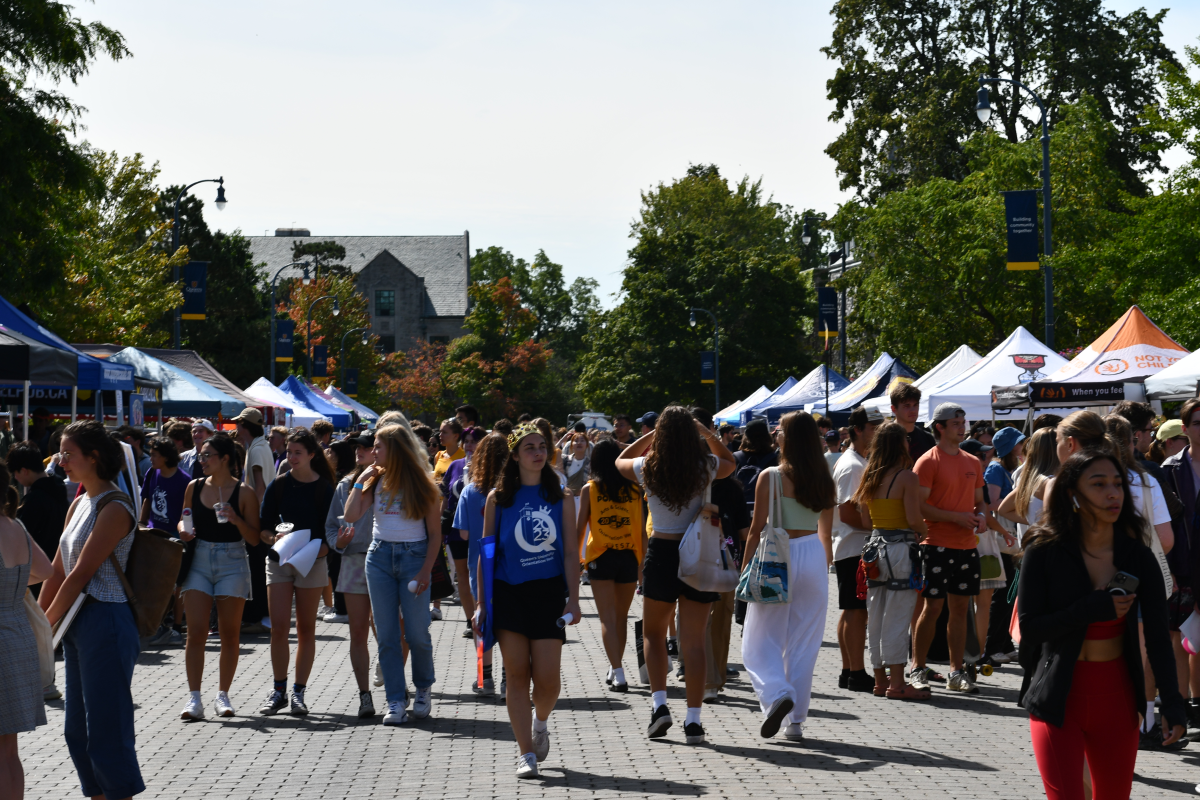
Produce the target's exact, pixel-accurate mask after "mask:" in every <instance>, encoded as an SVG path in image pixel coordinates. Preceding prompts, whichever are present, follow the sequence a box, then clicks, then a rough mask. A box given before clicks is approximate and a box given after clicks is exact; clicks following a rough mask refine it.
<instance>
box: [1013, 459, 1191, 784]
mask: <svg viewBox="0 0 1200 800" xmlns="http://www.w3.org/2000/svg"><path fill="white" fill-rule="evenodd" d="M1124 476H1125V470H1124V469H1123V468H1122V467H1121V466H1120V464H1119V463H1118V462H1117V460H1116V459H1114V458H1113V457H1112V456H1111V455H1110V454H1109V453H1108V452H1107V451H1098V450H1084V451H1081V452H1079V453H1076V454H1075V455H1073V456H1071V458H1070V459H1068V460H1067V461H1066V463H1064V464H1063V466H1062V468H1061V469H1060V470H1059V473H1058V477H1057V479H1056V480H1055V482H1054V488H1053V490H1052V491H1051V493H1050V497H1049V499H1047V501H1046V507H1045V512H1044V515H1043V517H1042V523H1041V524H1040V525H1039V526H1037V527H1036V528H1034V529H1033V530H1031V531H1030V532H1029V534H1027V536H1026V539H1025V547H1026V549H1025V557H1024V559H1023V562H1022V564H1021V577H1020V589H1019V592H1020V593H1019V599H1018V601H1017V607H1018V614H1019V616H1020V620H1021V666H1022V667H1024V668H1025V679H1024V682H1023V683H1022V685H1021V705H1022V706H1024V707H1025V709H1026V710H1027V711H1029V730H1030V734H1031V736H1032V738H1033V752H1034V754H1035V755H1036V756H1037V764H1038V770H1039V771H1040V772H1041V774H1042V783H1043V784H1044V786H1045V788H1046V797H1048V798H1050V800H1083V763H1084V762H1083V759H1084V756H1087V764H1088V769H1089V771H1090V773H1091V778H1092V792H1093V797H1094V799H1095V800H1128V798H1129V792H1130V788H1131V786H1132V784H1133V766H1134V762H1135V761H1136V760H1137V746H1138V725H1139V717H1138V714H1139V712H1140V711H1144V710H1145V704H1144V703H1143V701H1142V697H1141V694H1142V692H1141V691H1140V687H1141V686H1142V684H1143V679H1142V661H1141V655H1140V650H1139V647H1138V626H1137V606H1138V604H1140V605H1141V607H1142V620H1143V623H1144V628H1145V633H1146V651H1147V653H1148V654H1149V656H1150V666H1151V668H1152V669H1153V671H1154V677H1155V680H1157V681H1158V688H1159V694H1160V695H1161V697H1162V717H1163V723H1162V724H1163V743H1164V744H1170V743H1172V742H1175V741H1177V740H1178V739H1179V738H1180V737H1181V736H1183V734H1184V732H1185V730H1186V728H1185V726H1186V724H1187V722H1186V720H1187V715H1186V712H1185V710H1184V704H1183V699H1182V698H1181V697H1180V696H1179V689H1178V687H1177V684H1176V682H1175V661H1174V657H1173V655H1172V652H1171V640H1170V637H1169V634H1168V633H1167V611H1166V600H1165V597H1166V594H1165V592H1164V591H1163V585H1162V575H1161V573H1160V572H1159V569H1158V565H1157V562H1156V561H1155V558H1154V554H1153V553H1152V552H1151V550H1150V548H1149V546H1148V545H1147V544H1146V541H1147V540H1146V533H1145V531H1146V526H1145V522H1144V521H1143V520H1142V519H1141V518H1140V517H1139V516H1138V515H1137V511H1136V510H1135V508H1134V506H1133V503H1132V501H1131V499H1130V494H1129V488H1128V486H1126V484H1125V480H1124ZM1128 576H1132V577H1133V578H1136V579H1138V581H1139V582H1140V583H1139V585H1138V587H1137V589H1136V590H1135V591H1134V592H1132V593H1126V594H1121V591H1123V590H1121V589H1119V588H1113V589H1110V588H1109V587H1110V586H1115V585H1116V584H1120V583H1124V584H1125V585H1126V586H1128V585H1130V584H1131V583H1132V581H1131V580H1130V579H1129V577H1128Z"/></svg>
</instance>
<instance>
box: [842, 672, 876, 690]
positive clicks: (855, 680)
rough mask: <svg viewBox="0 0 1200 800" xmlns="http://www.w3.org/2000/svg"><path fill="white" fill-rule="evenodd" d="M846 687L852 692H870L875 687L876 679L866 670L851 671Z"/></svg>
mask: <svg viewBox="0 0 1200 800" xmlns="http://www.w3.org/2000/svg"><path fill="white" fill-rule="evenodd" d="M846 688H847V689H849V690H850V691H852V692H870V691H874V689H875V679H874V678H873V677H871V676H870V675H868V674H867V671H866V670H862V669H860V670H858V671H857V672H851V673H850V675H849V676H847V678H846Z"/></svg>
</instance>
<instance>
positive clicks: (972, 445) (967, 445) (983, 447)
mask: <svg viewBox="0 0 1200 800" xmlns="http://www.w3.org/2000/svg"><path fill="white" fill-rule="evenodd" d="M959 447H961V448H962V449H963V450H966V451H967V452H968V453H970V454H971V455H973V456H976V457H978V456H981V455H984V454H985V453H990V452H991V451H992V450H994V449H995V448H993V447H992V446H991V445H990V444H984V443H983V442H981V441H979V440H978V439H967V440H966V441H965V442H963V443H962V444H960V445H959Z"/></svg>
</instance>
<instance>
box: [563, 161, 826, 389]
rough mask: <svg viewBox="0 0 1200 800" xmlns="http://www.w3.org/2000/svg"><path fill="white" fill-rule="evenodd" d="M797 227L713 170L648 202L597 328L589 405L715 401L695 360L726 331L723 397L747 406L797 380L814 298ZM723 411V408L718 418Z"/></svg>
mask: <svg viewBox="0 0 1200 800" xmlns="http://www.w3.org/2000/svg"><path fill="white" fill-rule="evenodd" d="M799 234H800V225H799V221H798V219H797V218H796V216H795V215H794V214H793V213H792V211H791V210H790V209H788V208H786V207H784V206H781V205H780V204H779V203H776V202H774V201H773V200H772V199H771V198H769V197H765V196H764V195H763V192H762V185H761V181H758V182H751V181H750V180H749V178H743V179H742V180H741V181H740V182H739V183H738V184H737V185H736V187H730V185H729V184H728V183H727V182H726V180H725V179H724V178H723V177H721V174H720V172H719V170H718V169H717V168H716V167H715V166H705V165H699V166H692V167H690V168H689V169H688V172H687V175H686V176H685V177H683V178H681V179H678V180H676V181H673V182H672V183H670V184H659V185H658V186H657V187H656V188H655V189H653V190H652V191H649V192H644V193H643V194H642V209H641V212H640V213H639V216H638V219H637V220H635V221H634V223H633V225H632V229H631V232H630V237H631V238H632V239H634V240H635V243H634V245H633V247H632V249H630V251H629V265H628V266H627V267H626V269H625V274H624V279H623V281H622V285H621V302H620V304H619V305H618V306H617V307H616V308H614V309H613V310H611V311H609V312H607V313H606V314H604V315H602V317H601V318H600V320H599V321H598V322H599V324H597V325H593V326H592V328H591V330H590V332H589V334H588V336H587V341H588V343H589V344H590V346H591V350H590V353H589V354H588V357H587V359H586V360H585V366H584V369H583V372H582V374H581V378H580V391H581V393H582V394H583V397H584V399H585V400H586V401H587V403H588V405H589V406H590V407H593V408H597V409H599V410H603V411H609V412H617V411H624V412H629V411H639V412H640V411H645V410H647V409H658V408H662V407H663V405H665V404H666V403H668V402H672V401H677V402H687V403H691V402H700V403H701V404H703V405H705V406H711V405H713V403H714V399H713V395H712V393H711V390H710V389H709V388H708V387H706V386H703V385H702V384H701V383H700V365H699V353H700V351H701V350H710V349H712V347H713V329H712V323H711V321H710V320H709V319H708V317H707V316H705V315H698V318H697V326H696V327H695V328H692V327H690V326H689V325H688V318H689V309H690V308H692V307H698V308H703V309H707V310H709V311H711V312H712V313H713V314H715V315H716V316H717V318H718V320H719V321H720V326H721V328H720V336H721V390H722V399H723V401H724V400H733V399H736V398H737V397H740V396H744V395H745V394H748V393H749V392H751V391H753V390H754V389H756V388H758V386H759V384H760V383H762V381H763V379H764V376H782V375H786V374H788V373H789V372H790V373H802V372H805V371H807V370H808V369H809V368H811V365H812V359H811V357H810V356H809V355H808V354H807V352H806V351H805V348H804V345H803V339H804V336H805V334H806V332H807V331H809V330H810V329H811V321H810V318H811V316H812V311H813V307H812V298H811V294H810V292H809V289H808V287H809V285H810V284H809V281H808V279H807V277H806V276H804V275H803V274H802V261H801V256H802V255H805V256H806V257H807V256H808V253H807V249H806V248H805V247H804V245H803V244H802V243H801V241H800V236H799ZM713 410H716V409H713Z"/></svg>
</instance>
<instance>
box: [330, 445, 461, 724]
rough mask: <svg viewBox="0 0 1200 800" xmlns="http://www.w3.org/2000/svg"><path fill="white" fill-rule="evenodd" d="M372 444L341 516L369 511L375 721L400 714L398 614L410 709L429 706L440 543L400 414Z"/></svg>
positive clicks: (429, 487)
mask: <svg viewBox="0 0 1200 800" xmlns="http://www.w3.org/2000/svg"><path fill="white" fill-rule="evenodd" d="M373 449H374V453H375V463H374V464H372V465H371V466H369V467H367V468H366V469H365V470H363V472H362V474H360V475H359V476H358V480H357V481H356V482H355V483H354V487H353V488H352V489H351V491H350V496H349V497H348V498H347V499H346V511H345V521H346V522H348V523H351V524H353V523H355V522H357V521H358V520H359V518H360V517H362V516H363V515H364V514H365V513H366V510H367V509H368V508H370V509H372V512H373V514H374V517H375V518H374V522H373V527H372V535H371V538H372V541H371V546H370V547H369V548H368V549H367V558H366V575H367V587H368V589H369V592H370V597H371V611H372V614H373V616H374V618H375V633H376V635H377V636H378V637H379V662H380V663H381V664H382V665H383V682H384V690H385V693H386V695H387V704H388V711H387V714H385V715H384V717H383V724H385V725H401V724H403V723H405V722H407V721H408V713H407V712H406V710H405V706H406V705H407V693H408V688H407V683H406V681H405V678H404V654H403V652H402V649H401V645H400V636H401V632H400V614H401V613H403V614H404V634H403V635H404V639H405V641H406V642H408V648H409V653H410V654H411V658H412V670H413V685H414V686H416V689H417V696H416V700H415V701H414V702H413V709H412V714H413V717H415V718H416V719H424V718H425V717H428V716H429V713H430V711H431V710H432V704H433V700H432V696H431V694H432V693H431V688H430V687H432V686H433V681H434V671H433V643H432V641H431V640H430V637H429V622H430V614H429V585H430V583H431V582H432V579H431V574H432V572H433V564H434V561H436V560H437V555H438V551H439V550H441V547H442V527H441V507H442V506H441V499H442V497H441V492H440V491H439V490H438V487H437V484H435V483H434V482H433V477H432V475H431V474H430V471H429V467H428V460H427V459H426V458H425V456H424V454H423V452H422V448H421V447H420V443H419V442H418V441H417V440H416V437H415V436H414V435H413V433H412V430H411V428H409V427H408V425H407V422H406V421H401V422H399V423H397V424H395V425H388V426H387V427H384V428H381V429H379V430H377V431H376V432H375V447H374V448H373ZM410 587H411V588H410Z"/></svg>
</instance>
